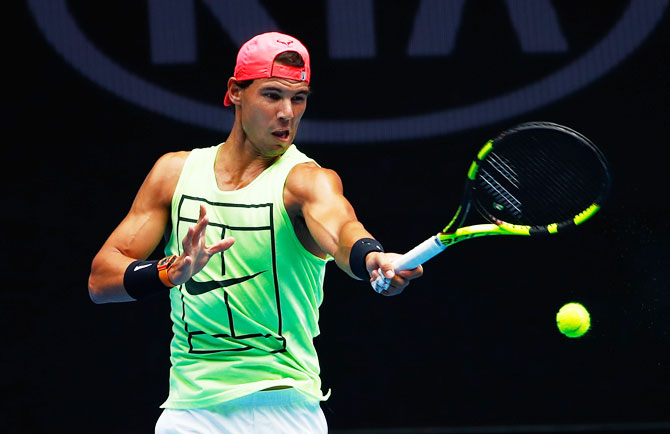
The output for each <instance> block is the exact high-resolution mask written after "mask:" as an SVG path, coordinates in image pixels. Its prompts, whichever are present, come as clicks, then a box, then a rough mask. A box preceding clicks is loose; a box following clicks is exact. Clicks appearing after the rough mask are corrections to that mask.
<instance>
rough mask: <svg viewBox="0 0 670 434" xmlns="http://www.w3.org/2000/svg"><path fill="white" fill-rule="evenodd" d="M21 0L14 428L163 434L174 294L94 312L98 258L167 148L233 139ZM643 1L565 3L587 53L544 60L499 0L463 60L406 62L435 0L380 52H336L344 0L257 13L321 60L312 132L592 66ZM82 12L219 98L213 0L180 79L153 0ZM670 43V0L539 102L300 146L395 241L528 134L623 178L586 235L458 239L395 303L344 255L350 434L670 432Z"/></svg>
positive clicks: (141, 55)
mask: <svg viewBox="0 0 670 434" xmlns="http://www.w3.org/2000/svg"><path fill="white" fill-rule="evenodd" d="M16 3H17V4H15V5H14V6H13V7H10V6H8V5H5V6H4V7H5V9H6V10H7V11H8V12H6V13H5V14H3V15H4V21H6V25H5V26H4V28H3V33H4V35H3V36H4V37H3V42H4V43H3V46H4V47H5V52H4V62H3V70H4V72H5V74H4V75H5V77H6V78H5V80H4V86H3V87H4V88H5V92H4V96H5V98H3V124H4V125H5V128H6V131H7V132H6V135H5V141H4V146H3V148H4V154H5V157H4V158H3V161H4V163H5V168H4V169H5V170H4V171H3V177H4V178H5V181H4V182H3V186H4V187H3V189H4V194H3V196H4V198H5V200H4V204H5V206H4V209H3V212H2V218H3V227H4V228H5V230H4V233H3V235H2V237H0V242H1V246H2V252H4V253H3V258H2V261H1V263H2V276H3V280H4V285H3V286H4V288H3V301H2V302H0V306H1V309H2V310H1V311H0V325H2V330H3V349H2V352H1V353H0V360H1V361H2V372H3V375H2V378H1V379H0V387H1V389H0V390H1V391H2V396H3V398H4V402H5V404H4V405H3V406H2V411H1V412H0V413H1V414H2V419H3V431H6V432H20V433H32V432H36V433H38V432H39V433H41V432H71V431H74V430H75V429H78V430H83V431H84V432H96V433H140V432H152V430H153V425H154V423H155V420H156V419H157V417H158V416H159V414H160V409H159V405H160V404H161V403H162V402H163V400H164V399H165V398H166V396H167V387H168V383H167V380H168V370H169V342H170V338H171V331H170V326H171V323H170V319H169V305H168V300H167V298H165V299H154V300H151V301H146V302H141V303H126V304H118V305H94V304H93V303H92V302H91V301H90V300H89V298H88V293H87V278H88V273H89V267H90V261H91V260H92V258H93V256H94V255H95V253H96V252H97V250H98V249H99V247H100V246H101V245H102V243H103V242H104V240H105V238H106V237H107V236H108V235H109V233H110V232H111V231H112V230H113V229H114V227H115V226H116V225H117V224H118V222H120V220H121V219H122V218H123V216H124V215H125V214H126V212H127V211H128V209H129V206H130V204H131V201H132V199H133V197H134V194H135V192H136V191H137V189H138V188H139V186H140V184H141V182H142V180H143V178H144V176H145V175H146V173H147V172H148V171H149V169H150V168H151V166H152V165H153V162H154V161H155V160H156V159H157V158H158V157H159V156H160V155H162V154H163V153H165V152H168V151H174V150H182V149H192V148H194V147H202V146H209V145H212V144H216V143H219V142H221V141H223V140H225V137H226V133H225V130H226V126H225V125H223V123H222V127H221V129H220V130H218V131H217V130H212V129H207V128H204V127H199V126H195V125H191V124H188V123H185V122H181V121H179V120H175V119H169V118H167V117H165V116H162V115H159V114H155V113H151V112H149V111H146V110H144V109H142V108H141V107H139V106H137V105H135V104H133V103H131V102H128V101H125V100H123V99H122V98H119V97H117V96H115V95H113V94H111V93H109V92H108V91H106V90H105V89H103V88H101V87H100V86H98V85H97V84H96V83H94V82H93V81H91V80H89V79H87V78H85V77H84V76H82V75H81V74H80V73H79V72H78V71H77V70H76V69H75V68H73V67H72V66H71V65H70V64H69V63H68V62H66V61H65V60H64V59H63V58H62V57H60V56H59V54H58V53H57V52H56V51H55V50H54V49H53V47H52V46H51V45H50V44H49V42H48V41H47V40H46V38H45V37H44V36H43V34H42V33H41V32H40V30H39V29H38V27H37V26H36V24H35V20H34V19H33V16H32V14H31V13H30V11H29V10H28V8H27V7H25V4H24V3H23V2H16ZM585 3H586V4H587V5H585ZM632 3H633V2H629V1H600V2H599V1H594V2H584V1H561V2H553V4H554V7H555V9H556V12H557V14H558V16H559V20H560V25H561V27H562V30H563V33H564V35H565V37H566V39H567V40H568V43H569V46H570V49H569V51H568V52H564V53H558V54H552V53H540V54H532V53H530V54H529V53H526V52H523V50H521V49H520V47H519V44H518V41H517V40H516V39H515V33H514V30H513V28H512V27H511V25H510V21H509V18H508V16H507V12H506V9H505V3H504V2H503V1H498V2H485V1H475V0H473V1H467V2H466V6H465V7H464V12H463V14H464V15H463V22H462V26H461V29H460V31H459V34H458V39H457V43H456V46H455V49H454V51H453V52H452V53H450V54H449V56H442V57H440V56H433V57H424V58H421V59H410V58H409V57H408V56H407V55H406V47H407V39H408V37H409V34H410V30H411V28H412V22H413V17H414V16H415V13H416V10H417V8H418V5H419V2H399V4H398V5H395V6H392V5H391V2H382V1H376V2H374V14H375V15H374V16H375V20H376V29H375V35H376V47H377V52H376V56H375V57H374V58H369V59H331V58H330V57H329V56H328V49H327V47H328V44H327V42H328V41H327V37H328V35H327V32H326V31H325V26H326V24H325V16H326V6H325V4H326V3H325V2H290V3H282V5H280V4H279V3H278V2H269V1H268V2H264V1H263V2H260V4H261V5H263V6H264V7H265V8H266V10H267V11H268V13H269V14H270V15H271V16H272V17H273V18H274V19H275V20H276V22H277V23H278V25H279V27H280V30H282V31H285V32H288V33H292V34H295V35H296V36H298V37H299V38H300V39H301V40H302V41H303V42H305V44H306V45H307V46H308V48H310V50H311V53H312V63H313V74H314V76H313V82H312V88H313V91H314V94H313V95H312V96H311V97H310V101H309V105H310V107H309V109H308V111H307V114H306V115H305V118H304V119H305V122H306V121H308V120H310V119H313V120H325V119H378V118H384V117H402V116H407V115H413V114H421V113H430V112H432V111H434V110H442V109H448V108H454V107H459V106H463V105H467V104H472V103H475V102H480V101H485V100H486V99H487V98H491V97H493V96H497V95H500V94H504V93H506V92H509V91H512V90H514V89H516V88H519V87H521V86H523V85H525V84H527V83H530V82H532V81H535V80H537V79H539V78H541V77H543V76H545V75H547V74H549V73H551V72H552V71H554V70H556V69H557V68H559V67H561V66H562V65H565V64H568V63H570V62H571V61H573V60H575V59H577V58H579V57H580V56H581V55H582V54H584V53H585V52H587V51H588V50H589V49H590V48H591V47H592V46H593V45H594V44H595V43H596V42H598V41H599V40H600V39H601V38H603V37H604V35H606V34H607V32H608V29H610V28H611V27H612V26H613V25H614V24H615V23H616V22H617V20H618V19H619V18H620V17H621V15H622V13H623V11H624V10H625V9H626V8H627V7H629V6H630V5H631V4H632ZM643 3H644V2H643ZM651 3H654V1H649V4H651ZM68 4H69V10H70V12H71V13H72V16H73V17H74V18H75V19H76V22H77V23H78V25H79V26H80V28H81V29H82V31H84V32H85V33H86V34H87V35H88V36H89V38H90V40H91V41H93V42H94V43H95V44H96V46H97V47H98V48H99V49H100V50H101V51H103V52H105V53H107V55H108V56H109V57H111V58H112V59H115V61H118V62H119V63H120V64H123V65H124V66H125V67H126V68H128V69H129V70H131V71H133V72H134V73H136V74H137V75H139V76H142V77H144V78H145V79H147V80H149V81H154V82H157V83H160V84H161V85H163V86H164V87H166V88H169V89H171V90H173V91H174V92H176V93H179V94H183V95H186V96H189V97H190V98H193V99H196V100H201V101H206V102H210V103H212V104H218V102H219V101H221V99H222V98H223V93H224V92H225V82H226V80H227V78H228V76H229V75H230V74H231V73H232V69H233V65H234V57H235V53H236V49H237V47H236V46H235V44H233V42H232V41H231V40H230V39H229V38H228V37H227V36H226V34H225V33H224V32H222V30H221V28H220V27H219V26H217V23H216V22H215V21H213V19H212V17H211V16H210V15H208V10H207V8H206V7H205V6H204V5H203V4H202V3H201V2H198V1H196V12H197V18H198V20H199V21H198V22H199V26H198V43H199V45H198V50H199V51H198V59H197V62H196V63H194V64H189V65H172V66H171V65H167V66H166V65H158V66H157V65H154V64H152V62H151V59H150V56H149V54H148V53H149V37H148V30H147V27H148V24H147V9H146V3H145V2H86V3H84V2H68ZM10 8H12V9H10ZM267 30H275V29H267ZM669 54H670V16H669V14H668V10H667V7H666V9H665V11H664V14H663V17H662V18H661V20H660V21H659V23H658V24H657V25H656V27H655V28H654V29H653V30H652V31H651V33H650V34H649V36H648V37H647V38H646V39H645V40H644V42H643V43H642V45H641V46H640V47H639V48H638V49H637V50H635V51H634V52H633V53H632V54H631V55H629V56H627V57H626V58H625V59H624V60H623V61H622V62H621V63H619V64H618V65H616V66H615V67H614V68H613V69H612V70H610V71H609V72H607V73H606V74H604V75H602V76H600V77H597V79H595V80H593V81H590V82H589V83H588V84H587V85H586V86H584V87H583V88H581V89H579V90H578V91H577V92H574V93H571V94H569V95H566V96H564V97H562V98H560V99H558V100H555V101H552V102H549V103H548V104H546V105H543V106H541V107H539V108H537V109H535V110H534V111H531V112H525V113H523V114H520V115H515V116H513V117H509V118H504V117H503V118H502V119H503V120H501V121H499V122H497V123H489V124H482V125H478V126H475V127H472V128H468V129H463V130H457V131H454V132H452V133H449V134H444V135H439V136H431V137H419V138H415V139H404V140H383V141H361V142H356V141H344V140H343V141H342V143H338V141H337V136H335V138H333V137H329V139H328V140H327V142H328V143H323V141H321V142H320V141H319V140H312V141H306V142H305V141H303V140H301V138H300V134H298V137H297V139H296V143H297V144H298V146H299V147H300V149H301V150H303V151H304V152H306V153H307V154H308V155H310V156H312V157H313V158H315V159H316V160H317V161H318V162H319V163H320V164H321V165H323V166H325V167H328V168H332V169H335V170H337V171H338V173H339V174H340V176H341V178H342V181H343V183H344V187H345V194H346V195H347V197H348V198H349V200H350V201H351V202H352V204H353V205H354V207H355V208H356V210H357V214H358V216H359V218H360V219H361V220H362V221H363V222H364V224H365V225H366V227H367V228H368V229H369V230H370V231H371V232H372V233H373V234H374V235H375V236H376V237H377V238H378V239H380V240H381V241H382V242H383V243H384V245H385V247H386V249H387V250H391V251H400V252H402V251H406V250H408V249H409V248H411V247H413V245H415V244H416V243H418V242H419V241H422V240H423V239H425V238H427V237H428V236H430V235H431V234H432V233H434V232H436V231H437V230H439V229H441V228H442V226H443V225H444V224H445V223H446V222H447V221H448V219H449V218H450V217H451V213H453V211H454V209H453V208H452V205H455V204H456V201H457V199H458V196H459V194H460V188H461V182H462V179H463V176H464V172H465V169H466V168H467V165H468V162H469V160H470V158H472V155H473V153H474V152H475V151H476V150H477V149H478V147H479V146H481V144H483V142H484V141H485V140H486V139H488V138H490V137H492V136H494V135H496V134H497V133H498V132H499V131H501V130H502V129H505V128H507V127H510V126H512V125H514V124H516V123H519V122H523V121H532V120H547V121H553V122H558V123H561V124H565V125H568V126H570V127H572V128H574V129H576V130H578V131H580V132H582V133H584V134H585V135H586V136H588V137H590V138H591V139H592V140H593V141H595V142H596V143H597V144H598V145H599V146H600V148H601V149H602V150H603V151H604V152H605V154H606V155H607V158H608V159H609V161H610V163H611V166H612V169H613V173H614V189H613V193H612V196H611V199H610V202H609V203H608V204H607V206H606V207H605V208H604V209H603V211H602V212H601V213H600V214H599V215H597V216H596V217H595V218H594V219H593V220H592V221H591V222H589V223H588V224H587V225H585V226H584V227H583V228H582V229H581V230H580V231H577V232H574V233H571V234H566V235H565V236H562V237H559V238H552V239H539V240H536V239H532V240H531V239H526V238H516V237H514V238H507V239H502V238H491V239H481V240H475V241H471V242H468V243H464V244H461V245H459V246H457V247H455V248H454V249H453V250H450V251H448V252H445V253H444V254H442V255H441V256H439V257H437V258H435V259H433V260H432V261H431V262H429V263H428V264H426V266H425V276H424V277H423V278H422V279H421V280H418V281H416V282H414V283H413V284H412V285H411V286H410V287H409V288H408V289H407V290H406V291H405V293H404V294H402V295H401V296H398V297H393V298H385V297H379V296H378V295H376V294H375V293H374V292H373V291H372V290H371V288H369V287H368V286H367V285H366V284H363V283H358V282H356V281H353V280H351V279H349V278H348V277H347V276H346V275H345V274H344V273H342V272H340V271H339V270H338V269H337V267H336V266H335V265H334V264H329V265H328V268H329V270H328V273H327V276H326V282H325V294H326V296H325V301H324V303H323V305H322V308H321V320H320V323H321V329H322V334H321V336H320V337H319V338H318V339H317V342H316V344H317V349H318V351H319V353H320V357H321V367H322V379H323V387H324V390H328V389H332V397H331V399H330V400H329V401H327V402H326V403H325V404H324V412H325V414H326V417H327V419H328V421H329V425H330V427H331V429H332V430H333V431H337V430H349V429H364V428H365V429H367V428H379V429H382V428H389V429H390V428H403V427H406V428H407V427H409V428H410V429H409V431H412V430H415V431H418V430H419V429H420V428H427V427H448V428H451V429H456V428H458V427H482V428H481V430H482V432H484V430H485V429H487V427H489V428H491V427H499V428H500V427H508V428H507V429H508V430H509V431H510V432H512V431H514V430H515V429H517V430H518V429H519V428H518V427H519V426H528V425H531V426H543V427H548V426H564V427H565V426H572V427H574V426H577V425H579V426H581V427H582V429H583V430H595V429H596V428H595V427H598V426H601V427H602V426H606V427H610V428H611V429H614V427H615V426H619V427H620V428H621V427H626V426H628V427H631V428H630V431H632V430H633V428H632V427H633V426H637V429H647V430H649V431H651V430H652V429H654V428H658V431H659V432H660V431H661V430H663V429H670V428H669V427H670V416H669V410H670V402H669V396H670V349H669V345H670V334H669V332H668V331H669V329H670V295H669V294H668V282H669V281H670V278H669V277H668V259H670V254H669V253H668V240H669V239H670V230H669V229H670V227H669V226H670V225H669V223H668V212H669V208H670V207H669V206H668V198H667V193H666V192H665V190H666V189H665V188H663V185H665V184H666V183H667V169H666V168H665V166H666V161H667V160H666V154H667V152H666V150H665V148H666V147H667V139H668V138H667V133H666V130H667V125H668V122H669V121H670V110H669V108H670V103H669V102H668V101H669V100H670V86H669V85H668V82H669V81H670V56H669ZM352 71H356V72H358V73H353V72H352ZM569 301H579V302H581V303H583V304H584V305H585V306H586V307H587V308H588V309H589V311H590V312H591V315H592V323H593V325H592V330H591V331H590V332H589V333H588V334H587V335H586V336H585V337H583V338H581V339H568V338H566V337H564V336H562V335H561V334H560V333H559V332H558V331H557V329H556V326H555V314H556V312H557V310H558V309H559V308H560V306H561V305H563V304H564V303H566V302H569ZM514 427H516V428H514ZM491 429H493V428H491ZM500 429H501V430H503V431H504V430H505V428H500ZM560 429H561V428H556V430H557V431H555V432H559V431H560ZM566 429H567V428H566ZM603 429H604V428H603ZM621 429H623V428H621ZM435 432H438V431H435ZM453 432H456V431H453ZM468 432H477V431H476V430H473V431H468ZM552 432H554V431H552Z"/></svg>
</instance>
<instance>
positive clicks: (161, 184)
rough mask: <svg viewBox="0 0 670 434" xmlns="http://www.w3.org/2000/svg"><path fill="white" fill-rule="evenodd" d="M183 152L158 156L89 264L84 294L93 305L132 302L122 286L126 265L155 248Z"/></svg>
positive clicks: (168, 213)
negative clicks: (128, 209) (89, 270)
mask: <svg viewBox="0 0 670 434" xmlns="http://www.w3.org/2000/svg"><path fill="white" fill-rule="evenodd" d="M187 155H188V153H187V152H178V153H169V154H166V155H164V156H162V157H161V158H160V159H159V160H158V161H157V162H156V164H155V165H154V167H153V168H152V169H151V171H150V172H149V174H148V175H147V177H146V179H145V180H144V182H143V183H142V186H141V187H140V189H139V191H138V192H137V196H136V197H135V200H134V201H133V204H132V206H131V208H130V211H129V212H128V215H126V217H125V218H124V219H123V221H121V223H120V224H119V225H118V226H117V227H116V229H114V231H113V232H112V234H111V235H110V236H109V238H108V239H107V240H106V241H105V243H104V244H103V246H102V248H101V249H100V251H99V252H98V253H97V255H96V256H95V258H94V259H93V263H92V264H91V274H90V275H89V279H88V291H89V295H90V297H91V300H93V302H95V303H113V302H124V301H134V298H132V297H131V296H130V295H128V292H127V291H126V290H125V288H124V286H123V278H124V274H125V271H126V269H127V268H128V266H129V265H130V263H132V262H134V261H135V260H138V259H142V260H143V259H146V258H147V257H148V256H149V255H150V254H151V253H152V252H153V251H154V250H155V249H156V247H157V246H158V245H159V243H160V241H161V238H162V237H163V234H164V233H165V229H166V227H167V223H168V221H169V218H170V209H171V202H172V195H173V194H174V191H175V188H176V185H177V181H178V180H179V175H180V173H181V170H182V168H183V166H184V162H185V160H186V156H187Z"/></svg>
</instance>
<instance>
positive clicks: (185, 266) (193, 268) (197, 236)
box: [168, 204, 235, 286]
mask: <svg viewBox="0 0 670 434" xmlns="http://www.w3.org/2000/svg"><path fill="white" fill-rule="evenodd" d="M206 214H207V211H206V210H205V206H204V205H202V204H201V205H200V216H199V217H198V222H197V223H196V224H195V226H191V227H190V228H189V229H188V233H187V234H186V236H185V237H184V240H183V241H182V246H183V247H184V253H182V255H181V256H180V257H178V258H177V260H176V261H175V263H174V264H173V265H172V267H170V269H169V270H168V277H169V278H170V281H171V282H172V283H174V284H175V286H177V285H181V284H182V283H184V282H186V281H187V280H188V279H190V278H191V276H193V275H194V274H196V273H198V272H199V271H200V270H202V269H203V268H204V267H205V265H206V264H207V262H209V259H210V258H211V257H212V256H214V255H216V254H217V253H221V252H223V251H225V250H228V249H229V248H230V246H232V245H233V243H234V242H235V239H234V238H233V237H226V238H224V239H222V240H220V241H218V242H217V243H215V244H212V245H211V246H207V245H205V241H206V240H205V229H206V228H207V224H208V223H209V219H208V218H207V215H206Z"/></svg>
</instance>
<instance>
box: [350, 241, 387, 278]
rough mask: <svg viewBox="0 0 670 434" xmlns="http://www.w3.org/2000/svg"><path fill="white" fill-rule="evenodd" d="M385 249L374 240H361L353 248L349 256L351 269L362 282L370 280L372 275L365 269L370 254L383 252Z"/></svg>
mask: <svg viewBox="0 0 670 434" xmlns="http://www.w3.org/2000/svg"><path fill="white" fill-rule="evenodd" d="M383 251H384V248H383V247H382V245H381V244H380V243H379V241H377V240H374V239H372V238H361V239H360V240H358V241H356V242H355V243H354V245H353V246H351V253H350V254H349V268H351V272H352V273H354V275H355V276H356V277H358V278H359V279H361V280H369V279H370V274H369V273H368V269H367V268H366V267H365V257H366V256H367V255H368V253H370V252H383Z"/></svg>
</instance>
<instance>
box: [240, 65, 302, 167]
mask: <svg viewBox="0 0 670 434" xmlns="http://www.w3.org/2000/svg"><path fill="white" fill-rule="evenodd" d="M308 96H309V85H308V84H307V83H305V82H303V81H295V80H290V79H285V78H275V77H271V78H260V79H256V80H254V81H253V82H252V83H251V85H249V87H247V88H246V89H243V90H242V91H241V92H240V104H239V106H238V116H239V117H240V121H241V124H242V129H243V130H244V132H245V134H246V136H247V140H249V141H250V142H251V144H252V146H254V147H255V148H256V150H257V152H259V153H261V154H263V155H267V156H276V155H281V154H283V153H284V151H286V149H287V148H288V146H290V145H291V143H293V139H294V138H295V135H296V133H297V131H298V124H299V123H300V119H301V118H302V115H303V113H304V112H305V109H306V108H307V97H308Z"/></svg>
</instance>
